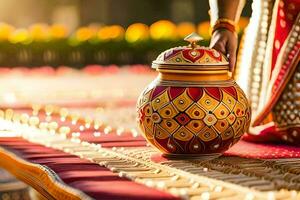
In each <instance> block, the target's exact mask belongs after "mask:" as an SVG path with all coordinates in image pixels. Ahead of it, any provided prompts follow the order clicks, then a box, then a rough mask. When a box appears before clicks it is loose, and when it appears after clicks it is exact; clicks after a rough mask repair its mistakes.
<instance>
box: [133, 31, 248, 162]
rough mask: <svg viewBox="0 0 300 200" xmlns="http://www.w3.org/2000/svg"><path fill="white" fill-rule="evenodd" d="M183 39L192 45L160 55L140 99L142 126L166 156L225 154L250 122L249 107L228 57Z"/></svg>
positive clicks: (194, 39)
mask: <svg viewBox="0 0 300 200" xmlns="http://www.w3.org/2000/svg"><path fill="white" fill-rule="evenodd" d="M200 39H201V37H200V36H198V35H197V34H194V33H193V34H191V35H189V36H187V37H186V38H185V40H187V41H189V42H190V45H188V46H182V47H175V48H172V49H169V50H166V51H164V52H163V53H161V54H160V55H159V56H158V57H157V59H156V60H154V61H153V63H152V67H153V68H155V69H156V70H157V71H158V72H159V74H158V76H157V78H156V79H155V80H154V81H153V82H152V83H151V84H149V85H148V87H147V88H146V89H145V90H144V91H143V92H142V94H141V95H140V97H139V99H138V103H137V109H138V125H139V127H140V129H141V131H142V133H143V135H144V137H145V138H146V140H147V141H148V142H149V143H150V144H151V145H153V146H154V147H156V148H157V149H158V150H159V151H161V152H162V153H163V155H164V156H167V157H175V158H177V157H179V158H182V157H183V158H191V157H192V158H193V157H202V158H204V157H214V156H219V155H221V154H222V153H223V152H224V151H226V150H227V149H228V148H229V147H231V146H232V145H233V144H235V143H236V142H237V141H239V139H240V138H241V136H242V135H243V134H244V133H245V132H246V131H247V130H248V128H249V125H250V117H251V112H250V106H249V103H248V101H247V98H246V96H245V94H244V92H243V91H242V90H241V88H240V87H239V86H238V85H237V84H236V83H235V81H234V80H233V79H232V78H231V73H230V72H229V66H228V64H229V63H228V61H227V58H226V57H225V56H224V55H222V54H221V53H220V52H218V51H216V50H214V49H210V48H207V47H202V46H199V45H197V44H196V42H197V41H198V40H200Z"/></svg>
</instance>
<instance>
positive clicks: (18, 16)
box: [0, 0, 252, 68]
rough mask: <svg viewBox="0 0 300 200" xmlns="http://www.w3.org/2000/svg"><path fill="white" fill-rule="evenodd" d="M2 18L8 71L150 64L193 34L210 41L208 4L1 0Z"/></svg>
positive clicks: (194, 0) (1, 56)
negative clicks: (96, 65)
mask: <svg viewBox="0 0 300 200" xmlns="http://www.w3.org/2000/svg"><path fill="white" fill-rule="evenodd" d="M251 3H252V2H251V1H247V3H246V6H245V8H244V10H243V14H242V15H243V17H242V18H241V21H240V23H239V35H241V34H242V33H243V30H244V28H245V27H246V25H247V23H248V19H249V17H250V15H251ZM0 19H1V20H2V22H1V23H0V66H3V67H14V66H27V67H35V66H45V65H49V66H53V67H57V66H61V65H66V66H71V67H75V68H81V67H83V66H86V65H90V64H101V65H108V64H116V65H120V66H122V65H128V64H149V63H151V61H152V60H153V59H154V58H155V57H156V56H157V55H158V54H159V53H160V52H161V51H163V50H165V49H168V48H170V47H174V46H178V45H184V44H185V42H184V41H183V40H182V38H184V37H185V36H186V35H188V34H190V33H191V32H197V33H199V34H200V35H201V36H202V37H203V38H204V40H203V41H202V43H201V44H202V45H208V44H209V39H210V24H209V6H208V0H205V1H203V0H160V1H153V0H51V1H50V0H22V1H19V0H9V1H7V0H0Z"/></svg>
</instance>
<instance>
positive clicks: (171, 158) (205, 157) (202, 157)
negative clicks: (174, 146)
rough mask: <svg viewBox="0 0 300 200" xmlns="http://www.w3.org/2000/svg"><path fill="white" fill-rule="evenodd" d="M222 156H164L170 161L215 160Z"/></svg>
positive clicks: (219, 154)
mask: <svg viewBox="0 0 300 200" xmlns="http://www.w3.org/2000/svg"><path fill="white" fill-rule="evenodd" d="M221 155H222V153H212V154H162V156H163V157H165V158H167V159H169V160H213V159H215V158H218V157H220V156H221Z"/></svg>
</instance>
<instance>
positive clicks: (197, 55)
mask: <svg viewBox="0 0 300 200" xmlns="http://www.w3.org/2000/svg"><path fill="white" fill-rule="evenodd" d="M202 39H203V38H202V37H200V36H199V35H198V34H196V33H192V34H190V35H188V36H187V37H185V38H184V40H185V41H188V42H189V43H190V44H189V45H187V46H179V47H175V48H171V49H168V50H166V51H164V52H162V53H161V54H160V55H159V56H158V57H157V58H156V60H154V61H153V62H152V68H155V69H185V70H195V69H199V70H216V69H221V70H224V69H228V68H229V66H228V65H229V62H228V60H227V58H226V57H225V56H224V55H223V54H222V53H221V52H219V51H217V50H215V49H211V48H208V47H204V46H199V45H198V44H197V42H198V41H200V40H202Z"/></svg>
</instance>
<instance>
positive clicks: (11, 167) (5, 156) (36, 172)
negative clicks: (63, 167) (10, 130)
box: [0, 147, 91, 200]
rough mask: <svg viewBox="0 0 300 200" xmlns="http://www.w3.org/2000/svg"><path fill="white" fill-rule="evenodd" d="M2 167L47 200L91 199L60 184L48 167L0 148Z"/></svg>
mask: <svg viewBox="0 0 300 200" xmlns="http://www.w3.org/2000/svg"><path fill="white" fill-rule="evenodd" d="M0 158H1V159H0V167H2V168H3V169H5V170H6V171H8V172H10V173H11V174H12V175H14V176H15V177H16V178H18V179H20V180H21V181H23V182H25V183H27V184H29V185H30V186H31V187H33V188H34V189H35V190H37V191H38V192H39V193H40V194H42V195H43V196H44V197H46V198H47V199H50V200H51V199H65V200H79V199H87V200H89V199H91V198H90V197H88V196H87V195H85V194H84V193H82V192H80V191H78V190H76V189H73V188H71V187H69V186H67V185H65V184H64V183H62V182H60V181H59V180H58V179H57V177H55V175H54V173H53V172H51V171H50V170H48V169H47V168H46V167H44V166H42V165H38V164H32V163H29V162H27V161H25V160H23V159H21V158H19V157H18V156H17V155H15V154H13V153H12V152H9V151H7V150H5V149H4V148H1V147H0Z"/></svg>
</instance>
